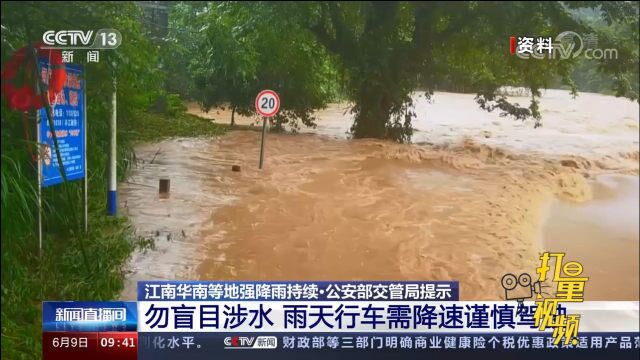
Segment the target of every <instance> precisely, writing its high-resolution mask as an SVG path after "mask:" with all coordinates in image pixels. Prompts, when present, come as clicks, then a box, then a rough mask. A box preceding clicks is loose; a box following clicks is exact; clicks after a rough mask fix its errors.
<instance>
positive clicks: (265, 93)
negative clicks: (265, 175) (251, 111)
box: [256, 90, 280, 169]
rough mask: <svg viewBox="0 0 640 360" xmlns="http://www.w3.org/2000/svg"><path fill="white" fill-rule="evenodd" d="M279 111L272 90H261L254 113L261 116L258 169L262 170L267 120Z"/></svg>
mask: <svg viewBox="0 0 640 360" xmlns="http://www.w3.org/2000/svg"><path fill="white" fill-rule="evenodd" d="M278 110H280V98H279V97H278V94H276V92H275V91H273V90H262V91H260V93H258V96H256V111H257V112H258V114H260V115H262V117H263V120H262V121H263V123H262V140H261V141H260V163H259V165H258V168H259V169H262V164H263V163H264V141H265V137H266V134H267V118H270V117H273V116H276V114H277V113H278Z"/></svg>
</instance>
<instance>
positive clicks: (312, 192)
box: [121, 93, 638, 300]
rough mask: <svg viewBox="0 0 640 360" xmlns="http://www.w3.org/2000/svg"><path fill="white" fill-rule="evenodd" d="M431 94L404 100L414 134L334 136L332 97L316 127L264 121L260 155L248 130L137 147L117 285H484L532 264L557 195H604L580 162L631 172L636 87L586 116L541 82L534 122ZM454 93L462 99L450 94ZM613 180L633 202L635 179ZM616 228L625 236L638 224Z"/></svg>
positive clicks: (469, 295) (337, 122) (571, 198)
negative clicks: (125, 268) (164, 181)
mask: <svg viewBox="0 0 640 360" xmlns="http://www.w3.org/2000/svg"><path fill="white" fill-rule="evenodd" d="M436 95H437V97H436V103H435V104H428V103H426V102H424V101H423V102H418V104H417V109H418V110H420V109H423V110H425V109H430V110H429V113H428V115H427V118H426V119H423V118H419V119H418V121H417V122H416V124H417V127H418V128H419V129H418V131H417V133H416V137H414V140H415V141H416V142H418V143H417V144H413V145H401V144H394V143H390V142H386V141H378V140H345V138H346V135H345V131H346V129H348V127H349V125H350V122H349V119H348V117H349V115H348V114H344V109H345V108H346V107H347V106H346V105H344V104H343V105H333V106H331V107H329V108H328V109H326V110H323V111H320V112H318V114H317V117H318V127H317V128H316V129H314V130H311V131H313V132H315V134H309V133H307V132H308V131H307V130H305V131H304V133H303V134H298V135H291V134H270V135H269V136H268V139H267V143H266V161H265V169H264V170H263V171H259V170H258V169H257V164H258V156H259V155H258V154H259V136H260V134H259V133H258V132H254V131H232V132H230V133H229V134H227V135H225V136H222V137H220V138H216V139H198V140H194V139H173V140H167V141H163V142H160V143H158V144H147V145H142V146H140V147H138V148H136V155H137V157H138V159H139V160H140V162H139V165H138V168H137V169H134V170H133V172H132V177H131V179H130V180H129V183H124V184H121V189H122V194H123V195H122V198H123V207H124V209H125V211H126V212H127V213H128V214H129V215H130V216H131V218H132V220H133V222H134V224H135V226H136V229H137V230H138V233H139V234H140V235H142V236H148V237H149V238H151V239H154V241H155V249H150V250H147V251H146V252H138V253H137V254H135V256H134V258H133V259H132V262H131V263H132V265H131V270H132V273H131V275H130V276H129V277H128V285H127V288H126V289H125V292H124V293H123V298H131V297H132V296H133V294H134V284H135V281H136V280H139V279H217V280H222V279H225V280H234V279H237V280H267V279H269V280H312V279H313V280H360V279H374V280H375V279H380V280H382V279H386V280H389V279H394V280H434V279H437V280H459V281H460V283H461V298H462V299H468V300H470V299H491V300H495V299H499V298H500V293H501V288H500V285H499V279H500V277H501V276H502V275H503V274H504V273H506V272H513V273H520V272H525V271H526V272H529V273H534V272H535V266H536V261H537V256H538V253H539V252H540V251H542V250H543V249H544V247H545V245H546V243H544V242H540V241H539V240H538V239H540V238H543V237H545V236H547V235H546V234H548V232H549V231H553V230H551V227H549V226H547V227H543V226H542V225H543V223H544V221H545V219H546V218H547V217H548V214H547V212H546V209H547V208H549V204H552V203H553V202H554V201H556V200H554V199H561V200H562V201H565V202H570V203H572V204H580V203H584V204H589V203H590V202H588V201H589V200H591V199H592V198H593V197H594V196H595V197H596V199H599V198H600V196H601V195H600V192H599V190H598V189H597V188H594V185H593V182H592V180H591V179H592V178H594V177H596V176H601V175H606V174H631V175H633V176H631V178H635V179H637V172H638V155H637V154H638V152H637V146H638V145H637V144H638V130H637V129H638V113H637V111H638V105H637V103H635V104H634V103H631V106H629V105H620V106H617V107H616V109H615V110H614V111H611V114H609V115H610V116H608V117H605V116H604V114H605V112H606V111H601V112H598V111H595V110H594V111H591V115H592V117H593V119H592V120H588V118H587V114H586V113H585V112H584V111H582V112H577V111H575V112H571V111H569V110H567V111H565V110H566V109H567V107H569V109H571V108H572V107H571V106H574V105H566V104H564V103H563V102H562V101H564V100H562V96H561V95H562V93H559V94H555V93H554V94H552V95H553V96H550V101H548V102H546V103H545V102H543V105H545V104H547V106H548V107H547V108H544V107H543V111H545V112H546V113H547V114H551V115H549V116H548V117H546V118H545V127H544V128H543V129H544V130H543V131H542V132H538V130H539V129H535V130H534V129H533V127H532V126H531V125H530V124H526V123H524V124H523V123H519V122H514V121H512V120H509V119H505V118H500V117H499V115H498V114H487V113H484V112H481V111H480V112H476V111H477V109H476V108H477V106H476V105H475V104H474V103H473V100H472V96H471V98H470V99H467V97H469V95H461V94H436ZM438 95H440V96H439V97H438ZM587 95H590V96H595V97H602V98H605V99H607V100H608V101H609V100H610V101H621V99H615V98H611V97H604V96H601V95H592V94H587ZM558 98H560V99H558ZM438 99H440V100H438ZM462 99H465V100H467V101H465V105H464V106H465V107H464V108H462V105H461V104H460V105H459V106H453V107H452V106H451V104H456V103H458V102H459V101H460V100H462ZM611 99H613V100H611ZM565 100H566V99H565ZM589 101H590V103H591V104H592V106H593V107H596V108H598V109H599V106H605V105H606V107H610V106H611V104H610V103H607V104H604V105H603V103H598V102H595V101H594V100H593V99H591V100H589ZM622 101H623V100H622ZM443 103H444V105H442V107H441V108H440V109H439V110H438V108H437V106H440V105H438V104H443ZM582 105H584V103H581V105H580V106H582ZM434 106H436V107H435V108H434ZM625 106H626V107H625ZM634 106H635V113H634V112H633V111H634ZM434 109H435V110H434ZM192 111H194V112H197V111H196V110H194V109H192ZM478 111H479V110H478ZM554 112H555V113H556V115H552V114H554ZM565 112H566V113H567V114H569V115H567V117H568V120H567V119H564V118H563V115H562V114H564V113H565ZM465 113H466V116H465ZM418 114H419V116H420V112H419V111H418ZM480 114H482V115H480ZM543 114H544V112H543ZM208 115H209V116H214V117H217V118H220V117H222V118H224V119H225V122H228V119H229V118H228V117H225V116H226V115H228V114H227V112H225V111H222V110H218V111H213V112H210V113H209V114H208ZM544 116H547V115H544ZM558 118H560V119H562V120H557V121H556V122H555V123H554V122H553V121H554V119H558ZM581 119H582V120H581ZM236 120H237V123H239V124H246V123H251V122H252V121H253V119H250V118H242V117H236ZM605 120H606V121H605ZM571 124H573V125H571ZM547 125H549V127H548V128H547V127H546V126H547ZM570 126H573V127H570ZM563 127H565V128H563ZM563 129H564V130H565V131H563ZM567 129H568V130H567ZM318 134H319V135H318ZM616 139H617V140H616ZM614 140H615V141H614ZM152 160H153V161H152ZM232 164H235V165H240V166H241V169H242V171H241V172H232V171H231V165H232ZM160 177H167V178H170V179H171V195H170V196H169V197H168V198H167V199H160V198H158V196H157V183H158V179H159V178H160ZM624 196H625V198H626V199H630V200H629V201H628V202H627V203H625V205H624V206H626V207H629V206H631V205H634V204H635V207H636V209H637V206H638V196H637V193H636V194H635V197H633V194H625V195H624ZM552 208H553V206H552ZM551 211H556V210H551ZM590 216H591V215H590ZM159 219H160V220H159ZM545 231H546V232H547V233H545ZM624 231H626V230H624ZM565 235H567V233H566V232H565V233H564V235H563V236H562V238H566V239H567V241H572V240H575V237H571V236H568V237H567V236H565ZM627 236H631V237H630V238H631V244H630V247H629V248H628V249H633V244H635V246H636V249H637V244H638V235H637V232H636V234H635V235H633V234H629V233H627ZM634 241H635V242H634ZM554 244H555V243H554ZM594 249H596V248H594ZM622 249H624V247H622ZM567 251H568V252H569V250H567ZM594 251H596V250H594ZM586 252H587V253H592V252H591V250H586ZM636 253H637V250H636ZM626 254H627V256H629V254H630V252H628V251H627V252H626ZM583 255H584V257H585V258H587V257H588V256H587V255H585V254H579V255H576V256H577V257H580V258H582V256H583ZM586 262H587V260H585V267H587V266H589V267H593V266H595V265H587V263H586ZM607 266H608V265H607ZM602 268H603V269H605V270H606V269H607V267H606V266H603V267H602ZM620 268H626V265H621V267H620ZM611 269H614V268H613V267H612V268H611ZM630 271H631V272H632V273H631V275H630V276H631V278H629V279H628V280H625V281H633V279H634V276H635V281H636V283H637V276H638V270H637V267H636V268H635V270H634V269H633V268H631V269H630ZM589 285H590V286H592V287H594V288H598V287H600V288H601V289H602V288H604V287H605V284H602V283H600V285H598V282H597V281H595V280H594V282H593V284H591V283H590V284H589ZM597 291H599V290H594V293H596V292H597ZM621 296H622V295H621ZM625 299H626V297H625ZM636 299H637V298H636Z"/></svg>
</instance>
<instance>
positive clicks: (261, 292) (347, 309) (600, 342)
mask: <svg viewBox="0 0 640 360" xmlns="http://www.w3.org/2000/svg"><path fill="white" fill-rule="evenodd" d="M458 296H459V288H458V283H457V282H428V281H426V282H206V281H144V282H139V283H138V301H137V302H44V303H43V354H44V358H45V359H86V358H91V359H94V360H99V359H182V358H189V359H212V358H225V359H236V358H255V357H256V356H268V357H277V358H298V357H300V356H304V357H305V358H308V357H311V358H313V357H318V358H325V357H326V356H327V354H328V353H331V354H333V355H331V356H336V355H342V354H348V356H347V357H348V358H350V359H352V358H363V359H368V358H372V357H377V356H381V357H385V356H388V355H390V354H398V353H403V354H405V355H406V357H408V358H411V357H419V356H424V355H425V352H427V353H430V354H431V353H439V354H440V353H442V354H445V355H447V356H448V357H450V356H449V355H454V354H460V356H472V355H474V354H478V355H482V354H483V353H486V352H491V353H492V354H494V355H495V354H505V356H516V354H514V353H517V354H518V356H520V355H522V354H524V353H536V352H539V351H545V352H549V351H550V350H551V351H553V352H555V353H557V354H558V355H562V357H563V358H567V357H572V356H574V355H576V356H577V355H580V356H581V358H583V359H584V358H585V357H584V356H587V357H586V358H589V357H588V356H589V355H590V354H597V355H598V356H605V355H607V356H608V355H609V354H612V355H614V356H615V357H616V358H624V357H629V358H636V359H637V356H638V354H639V352H640V344H639V343H640V339H639V329H638V319H639V315H638V313H639V309H638V307H639V303H638V302H583V303H567V304H562V306H561V307H559V312H561V313H571V314H580V317H581V322H580V329H579V334H578V335H579V336H578V338H577V339H576V342H575V344H568V345H565V344H563V343H561V344H557V345H556V344H554V337H553V336H552V335H553V334H552V331H551V329H547V330H545V331H540V330H539V329H538V328H537V327H536V326H535V325H534V313H535V310H536V305H535V303H533V302H522V303H518V302H515V301H490V302H487V301H483V302H475V301H459V300H458ZM256 352H258V353H259V354H260V355H257V354H256ZM509 354H511V355H509ZM585 354H586V355H585ZM492 356H493V355H492Z"/></svg>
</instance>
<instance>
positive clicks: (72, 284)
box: [2, 112, 224, 359]
mask: <svg viewBox="0 0 640 360" xmlns="http://www.w3.org/2000/svg"><path fill="white" fill-rule="evenodd" d="M16 120H17V119H15V116H13V115H11V114H7V113H5V112H3V124H2V125H3V127H2V128H3V133H4V134H3V142H2V358H3V359H38V358H40V357H41V352H42V350H41V338H42V324H41V322H42V314H41V301H42V300H109V299H113V298H114V297H115V296H117V294H118V293H119V292H120V291H121V289H122V285H123V271H122V270H123V265H124V264H125V263H126V261H127V259H128V257H129V255H130V253H131V251H132V250H133V249H134V248H135V246H137V239H135V238H134V237H133V231H132V229H131V226H130V224H129V222H128V221H127V219H126V218H124V217H115V218H114V217H109V216H106V211H105V209H106V200H105V199H106V178H107V177H106V165H107V157H106V149H107V147H106V146H107V144H108V140H107V139H106V136H105V134H107V131H106V130H107V128H106V121H102V122H94V123H93V124H91V123H90V125H89V127H88V132H87V133H88V134H89V139H88V149H87V156H88V163H89V165H88V173H89V177H88V179H89V233H87V234H85V233H84V232H83V231H82V225H81V224H82V217H81V215H80V214H81V213H82V212H81V209H82V207H81V204H82V202H81V198H82V190H81V186H82V182H81V181H76V182H72V183H68V184H62V185H58V186H54V187H51V188H47V189H45V191H44V194H43V198H44V199H45V203H44V209H45V214H46V216H45V218H44V227H43V230H44V234H45V238H44V242H43V252H42V255H39V251H38V240H37V235H36V234H37V233H36V202H35V201H36V187H35V169H34V166H33V164H32V162H31V161H30V155H29V153H28V147H27V143H25V141H24V140H23V139H22V138H21V136H8V135H7V134H14V135H16V134H20V130H21V129H20V126H21V124H20V122H19V121H16ZM119 120H120V118H119ZM121 120H122V121H121V123H120V128H119V133H118V157H119V159H118V160H119V161H118V168H119V175H120V176H119V177H120V180H122V179H124V177H125V176H126V172H127V169H128V167H129V165H130V163H131V161H132V160H131V154H132V151H131V150H132V146H133V144H134V143H135V142H137V141H154V140H158V139H161V138H166V137H176V136H185V137H188V136H214V135H218V134H221V133H223V132H224V129H223V128H222V127H220V126H217V125H215V124H212V123H211V122H209V121H206V120H202V119H199V118H196V117H193V116H191V115H185V114H179V115H176V116H174V117H168V116H166V115H159V114H155V113H146V112H134V113H132V114H128V115H126V116H124V117H123V118H122V119H121ZM74 214H77V215H74Z"/></svg>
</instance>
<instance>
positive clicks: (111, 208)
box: [107, 77, 118, 216]
mask: <svg viewBox="0 0 640 360" xmlns="http://www.w3.org/2000/svg"><path fill="white" fill-rule="evenodd" d="M116 110H117V109H116V78H115V77H114V78H113V94H112V96H111V140H110V144H109V145H110V148H111V151H110V153H109V187H108V189H107V190H108V194H107V213H108V214H109V215H111V216H115V215H116V214H117V212H118V196H117V186H118V167H117V161H116V160H117V159H116V155H117V145H116V144H117V142H116V133H117V132H116V122H117V121H116V120H117V116H116V113H117V111H116Z"/></svg>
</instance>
